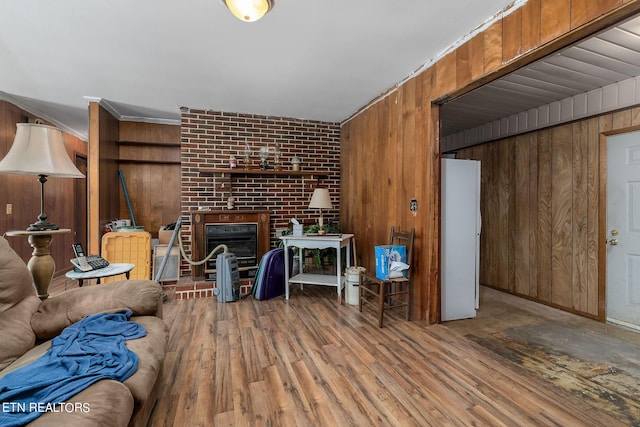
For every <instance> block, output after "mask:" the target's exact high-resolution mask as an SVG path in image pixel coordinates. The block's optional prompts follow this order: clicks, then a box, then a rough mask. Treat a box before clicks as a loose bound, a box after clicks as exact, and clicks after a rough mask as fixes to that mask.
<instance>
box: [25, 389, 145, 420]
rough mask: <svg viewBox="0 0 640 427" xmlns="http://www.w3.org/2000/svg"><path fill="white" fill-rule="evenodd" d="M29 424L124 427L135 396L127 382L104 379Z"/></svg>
mask: <svg viewBox="0 0 640 427" xmlns="http://www.w3.org/2000/svg"><path fill="white" fill-rule="evenodd" d="M55 409H56V412H47V413H45V414H43V415H41V416H40V417H38V418H36V419H35V420H33V421H32V422H31V423H29V424H27V425H28V426H29V427H50V426H65V427H76V426H77V427H124V426H127V425H128V424H129V419H130V418H131V414H132V413H133V397H132V396H131V393H130V392H129V390H128V389H127V387H126V386H125V385H123V384H122V383H121V382H118V381H114V380H102V381H98V382H97V383H95V384H92V385H91V386H90V387H88V388H86V389H84V390H82V391H81V392H79V393H78V394H76V395H75V396H73V397H71V398H70V399H68V400H67V401H66V402H65V403H64V404H63V405H59V406H57V407H56V408H55Z"/></svg>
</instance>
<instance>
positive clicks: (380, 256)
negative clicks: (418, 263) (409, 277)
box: [375, 245, 407, 280]
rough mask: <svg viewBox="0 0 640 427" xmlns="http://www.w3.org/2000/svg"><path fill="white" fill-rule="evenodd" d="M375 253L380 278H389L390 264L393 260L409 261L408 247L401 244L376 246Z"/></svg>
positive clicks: (377, 275)
mask: <svg viewBox="0 0 640 427" xmlns="http://www.w3.org/2000/svg"><path fill="white" fill-rule="evenodd" d="M375 255H376V277H377V278H378V279H380V280H388V279H389V264H391V262H392V261H401V262H404V263H406V262H407V247H406V246H401V245H384V246H376V247H375ZM405 274H406V272H405Z"/></svg>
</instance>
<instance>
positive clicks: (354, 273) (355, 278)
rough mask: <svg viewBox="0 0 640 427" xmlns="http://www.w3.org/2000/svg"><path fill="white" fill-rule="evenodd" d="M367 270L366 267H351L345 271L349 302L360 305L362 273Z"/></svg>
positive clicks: (346, 295)
mask: <svg viewBox="0 0 640 427" xmlns="http://www.w3.org/2000/svg"><path fill="white" fill-rule="evenodd" d="M365 271H367V270H366V269H365V268H364V267H349V268H347V269H346V270H345V272H344V278H345V287H344V293H345V298H346V299H347V304H350V305H358V298H359V296H360V294H359V291H360V289H359V287H358V285H359V283H360V273H361V272H362V273H364V272H365Z"/></svg>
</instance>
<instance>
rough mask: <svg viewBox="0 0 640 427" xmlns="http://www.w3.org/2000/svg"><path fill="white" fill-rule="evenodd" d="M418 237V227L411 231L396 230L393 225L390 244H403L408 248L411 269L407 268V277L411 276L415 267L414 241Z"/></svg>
mask: <svg viewBox="0 0 640 427" xmlns="http://www.w3.org/2000/svg"><path fill="white" fill-rule="evenodd" d="M415 237H416V229H415V228H412V229H411V231H409V232H406V231H396V228H395V227H391V235H390V236H389V244H390V245H401V246H406V248H407V264H409V269H408V270H407V279H409V278H411V269H412V267H413V242H414V240H415Z"/></svg>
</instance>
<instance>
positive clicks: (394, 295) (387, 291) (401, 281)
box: [358, 227, 415, 328]
mask: <svg viewBox="0 0 640 427" xmlns="http://www.w3.org/2000/svg"><path fill="white" fill-rule="evenodd" d="M414 240H415V229H411V231H410V232H401V231H396V230H395V227H392V228H391V235H390V237H389V244H390V245H402V246H406V248H407V264H409V270H408V272H407V277H406V278H405V277H399V278H393V279H389V280H381V279H378V278H377V277H376V276H375V273H374V274H373V275H370V274H367V273H361V274H360V283H359V284H360V286H359V292H360V298H359V303H358V306H359V309H360V311H362V306H363V305H364V304H372V305H375V306H376V309H377V312H378V326H379V327H381V328H382V319H383V316H384V311H385V310H391V309H395V308H400V307H405V308H406V316H407V320H410V319H411V308H412V306H413V280H412V277H411V268H412V263H413V242H414Z"/></svg>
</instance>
